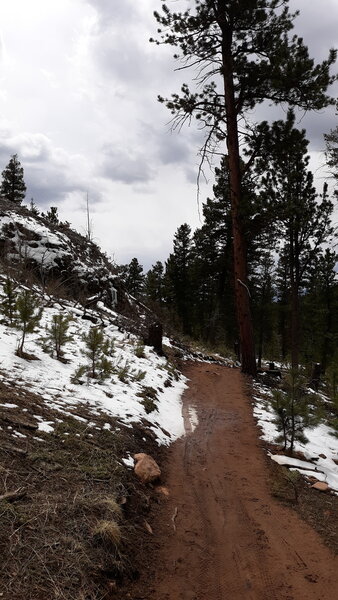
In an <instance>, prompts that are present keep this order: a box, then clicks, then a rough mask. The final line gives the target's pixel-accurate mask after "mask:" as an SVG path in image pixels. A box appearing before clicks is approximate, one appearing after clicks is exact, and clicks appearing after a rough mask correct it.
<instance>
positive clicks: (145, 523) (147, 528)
mask: <svg viewBox="0 0 338 600" xmlns="http://www.w3.org/2000/svg"><path fill="white" fill-rule="evenodd" d="M144 526H145V528H146V530H147V531H148V533H150V534H151V535H153V533H154V532H153V530H152V527H151V526H150V525H149V523H148V521H146V520H145V521H144Z"/></svg>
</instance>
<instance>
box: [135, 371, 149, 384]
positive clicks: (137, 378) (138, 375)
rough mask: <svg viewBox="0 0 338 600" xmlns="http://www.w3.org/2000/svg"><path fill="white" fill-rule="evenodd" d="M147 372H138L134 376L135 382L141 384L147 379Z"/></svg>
mask: <svg viewBox="0 0 338 600" xmlns="http://www.w3.org/2000/svg"><path fill="white" fill-rule="evenodd" d="M146 374H147V372H146V371H141V370H139V371H137V373H136V374H135V375H134V381H137V382H140V381H143V379H144V378H145V376H146Z"/></svg>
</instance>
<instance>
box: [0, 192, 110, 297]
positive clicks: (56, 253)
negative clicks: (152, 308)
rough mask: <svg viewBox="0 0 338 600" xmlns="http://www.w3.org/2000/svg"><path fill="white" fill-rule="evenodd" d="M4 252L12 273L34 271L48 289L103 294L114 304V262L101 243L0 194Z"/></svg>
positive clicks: (0, 246) (80, 294)
mask: <svg viewBox="0 0 338 600" xmlns="http://www.w3.org/2000/svg"><path fill="white" fill-rule="evenodd" d="M0 252H1V259H2V263H3V266H4V267H6V268H7V269H11V271H12V273H13V274H14V275H16V274H17V275H20V274H21V273H22V272H23V271H25V272H26V274H27V273H28V272H31V274H32V275H33V276H34V277H35V278H36V279H37V280H39V281H40V282H41V285H42V286H43V287H44V288H45V289H47V288H48V287H49V288H52V289H53V287H54V288H55V287H56V286H57V288H58V292H57V293H58V294H60V293H65V292H67V293H68V294H70V295H71V296H72V297H74V298H77V299H80V300H82V299H83V298H85V297H86V296H91V295H93V294H100V297H101V299H102V301H103V302H104V303H105V304H106V305H107V306H109V307H110V308H112V307H113V306H114V304H115V291H114V289H115V287H116V277H115V274H114V272H115V270H116V269H115V268H114V266H113V265H112V264H111V263H110V261H109V260H108V258H107V257H106V256H105V255H104V254H103V253H102V252H101V251H100V249H99V248H98V246H97V245H96V244H94V243H93V242H91V241H89V240H87V239H86V238H85V237H84V236H82V235H80V234H79V233H77V232H76V231H74V230H72V229H71V228H70V227H69V225H68V224H67V223H60V224H56V225H53V224H51V223H50V222H48V219H46V218H45V217H43V216H36V215H34V214H33V213H32V212H31V211H30V210H28V209H27V208H26V207H24V206H16V205H15V204H13V203H12V202H8V201H6V200H4V199H3V198H0Z"/></svg>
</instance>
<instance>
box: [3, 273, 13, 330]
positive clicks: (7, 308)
mask: <svg viewBox="0 0 338 600" xmlns="http://www.w3.org/2000/svg"><path fill="white" fill-rule="evenodd" d="M16 301H17V294H16V285H15V283H14V281H13V280H12V279H10V277H7V278H6V282H5V284H4V286H3V296H2V299H1V301H0V310H1V312H2V314H3V315H4V319H3V320H4V322H5V324H6V325H9V326H10V327H15V326H16V322H17V311H16Z"/></svg>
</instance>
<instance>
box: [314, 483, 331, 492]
mask: <svg viewBox="0 0 338 600" xmlns="http://www.w3.org/2000/svg"><path fill="white" fill-rule="evenodd" d="M311 487H312V488H314V489H315V490H320V491H321V492H326V491H327V490H328V489H329V486H328V485H327V483H325V481H317V482H316V483H314V484H313V485H312V486H311Z"/></svg>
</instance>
